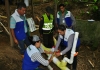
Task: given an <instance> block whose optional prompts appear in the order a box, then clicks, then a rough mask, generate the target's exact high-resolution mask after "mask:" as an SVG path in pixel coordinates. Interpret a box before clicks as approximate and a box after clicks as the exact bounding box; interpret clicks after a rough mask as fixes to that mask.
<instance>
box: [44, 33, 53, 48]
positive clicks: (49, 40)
mask: <svg viewBox="0 0 100 70" xmlns="http://www.w3.org/2000/svg"><path fill="white" fill-rule="evenodd" d="M43 45H44V46H45V47H47V48H52V47H53V46H54V41H53V33H49V34H43Z"/></svg>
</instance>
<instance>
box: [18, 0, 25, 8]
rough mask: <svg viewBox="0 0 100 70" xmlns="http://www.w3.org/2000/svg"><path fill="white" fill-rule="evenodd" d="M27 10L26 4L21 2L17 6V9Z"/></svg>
mask: <svg viewBox="0 0 100 70" xmlns="http://www.w3.org/2000/svg"><path fill="white" fill-rule="evenodd" d="M22 7H23V8H26V4H25V3H24V2H20V3H18V4H17V9H21V8H22Z"/></svg>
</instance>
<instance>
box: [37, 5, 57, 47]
mask: <svg viewBox="0 0 100 70" xmlns="http://www.w3.org/2000/svg"><path fill="white" fill-rule="evenodd" d="M45 10H46V13H44V14H43V15H42V18H41V21H40V25H39V33H40V36H42V37H43V44H44V46H45V47H47V48H52V47H53V46H54V41H53V31H54V28H55V24H54V18H53V15H52V14H51V13H52V9H51V7H49V6H47V7H46V8H45Z"/></svg>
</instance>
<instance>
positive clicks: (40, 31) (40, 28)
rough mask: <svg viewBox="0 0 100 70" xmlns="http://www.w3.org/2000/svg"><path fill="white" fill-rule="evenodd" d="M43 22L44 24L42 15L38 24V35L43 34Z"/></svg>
mask: <svg viewBox="0 0 100 70" xmlns="http://www.w3.org/2000/svg"><path fill="white" fill-rule="evenodd" d="M43 24H44V18H43V17H42V18H41V21H40V24H39V33H40V35H42V34H43V30H42V27H43Z"/></svg>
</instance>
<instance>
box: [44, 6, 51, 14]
mask: <svg viewBox="0 0 100 70" xmlns="http://www.w3.org/2000/svg"><path fill="white" fill-rule="evenodd" d="M45 10H46V12H47V13H50V14H52V13H53V11H52V9H51V7H50V6H47V7H46V8H45Z"/></svg>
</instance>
